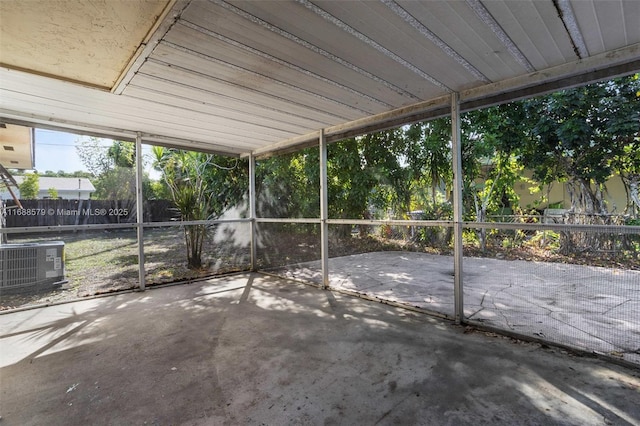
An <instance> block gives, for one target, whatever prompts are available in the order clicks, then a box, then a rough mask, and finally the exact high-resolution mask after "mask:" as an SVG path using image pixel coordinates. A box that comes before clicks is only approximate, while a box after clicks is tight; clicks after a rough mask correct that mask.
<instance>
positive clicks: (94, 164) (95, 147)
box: [74, 137, 155, 210]
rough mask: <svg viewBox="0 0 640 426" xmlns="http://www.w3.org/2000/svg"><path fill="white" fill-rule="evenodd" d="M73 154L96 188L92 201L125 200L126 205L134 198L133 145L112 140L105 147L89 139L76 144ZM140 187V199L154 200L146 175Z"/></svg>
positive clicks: (97, 141)
mask: <svg viewBox="0 0 640 426" xmlns="http://www.w3.org/2000/svg"><path fill="white" fill-rule="evenodd" d="M76 152H77V153H78V156H79V157H80V160H81V161H82V163H83V164H84V165H85V167H86V168H87V169H88V170H89V172H90V176H91V181H92V183H93V185H94V186H95V188H96V191H95V193H94V194H93V198H96V199H102V200H128V202H129V203H132V202H133V200H135V199H136V170H135V167H134V166H135V145H134V144H133V143H132V142H124V141H112V143H111V145H110V146H108V147H107V146H105V145H104V144H103V143H102V142H101V140H100V139H98V138H93V137H92V138H89V139H82V140H80V141H78V142H77V144H76ZM77 173H78V172H75V173H74V174H77ZM142 185H143V191H142V194H143V197H144V198H145V199H150V198H155V195H154V190H153V187H152V185H151V182H150V179H149V177H148V174H147V173H144V174H143V178H142ZM131 210H135V209H133V208H132V209H131Z"/></svg>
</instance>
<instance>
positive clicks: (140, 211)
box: [136, 133, 145, 290]
mask: <svg viewBox="0 0 640 426" xmlns="http://www.w3.org/2000/svg"><path fill="white" fill-rule="evenodd" d="M143 203H144V200H143V198H142V136H141V135H140V133H137V134H136V225H137V230H138V281H139V283H140V290H144V288H145V282H144V228H143V226H142V224H143V223H144V205H143Z"/></svg>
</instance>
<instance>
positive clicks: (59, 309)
mask: <svg viewBox="0 0 640 426" xmlns="http://www.w3.org/2000/svg"><path fill="white" fill-rule="evenodd" d="M0 339H1V340H0V343H1V345H2V350H1V351H0V362H1V369H0V387H1V392H0V415H1V416H2V420H1V424H2V425H51V426H53V425H88V424H91V425H102V424H104V425H125V424H126V425H144V424H148V425H263V424H264V425H375V424H380V425H386V424H402V425H413V424H422V425H465V424H468V425H478V424H505V425H518V424H521V425H533V424H540V425H553V424H563V425H611V424H615V425H635V424H640V404H638V401H639V400H640V377H639V376H640V371H638V370H635V369H628V368H625V367H621V366H617V365H614V364H611V363H608V362H606V361H603V360H598V359H595V358H589V357H576V356H573V355H571V354H568V353H566V352H564V351H562V350H559V349H549V348H546V349H545V348H542V347H541V346H540V345H538V344H533V343H524V342H519V341H515V340H512V339H509V338H505V337H500V336H496V335H493V334H491V333H481V332H477V331H472V330H470V329H468V328H464V327H459V326H455V325H453V324H452V323H450V322H447V321H444V320H439V319H436V318H433V317H429V316H427V315H423V314H419V313H416V312H411V311H408V310H404V309H400V308H395V307H392V306H388V305H384V304H380V303H375V302H370V301H366V300H362V299H359V298H355V297H350V296H347V295H344V294H340V293H334V292H330V291H324V290H319V289H316V288H314V287H310V286H305V285H303V284H300V283H296V282H292V281H287V280H284V279H279V278H273V277H269V276H265V275H261V274H249V273H247V274H238V275H233V276H227V277H220V278H216V279H211V280H208V281H202V282H197V283H192V284H185V285H180V286H173V287H165V288H162V289H154V290H148V291H146V292H142V293H127V294H119V295H114V296H109V297H104V298H97V299H91V300H84V301H78V302H73V303H68V304H62V305H56V306H50V307H46V308H39V309H32V310H25V311H21V312H14V313H9V314H3V315H0Z"/></svg>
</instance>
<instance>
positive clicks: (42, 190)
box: [0, 176, 96, 200]
mask: <svg viewBox="0 0 640 426" xmlns="http://www.w3.org/2000/svg"><path fill="white" fill-rule="evenodd" d="M14 178H15V180H16V182H17V183H18V185H20V184H21V183H22V181H23V180H24V176H14ZM38 184H39V191H38V199H45V198H50V197H49V189H50V188H53V189H55V190H56V191H57V192H58V198H61V199H63V200H88V199H89V198H90V197H91V194H92V193H93V192H95V191H96V188H95V187H94V186H93V184H92V183H91V181H90V180H89V179H87V178H67V177H45V176H41V177H40V179H39V180H38ZM12 189H13V193H14V194H15V195H16V197H17V198H18V199H20V198H21V197H20V190H19V189H16V188H12ZM0 198H1V199H3V200H11V199H12V198H11V194H10V193H9V191H7V190H4V191H2V192H0Z"/></svg>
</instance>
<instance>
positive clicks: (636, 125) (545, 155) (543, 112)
mask: <svg viewBox="0 0 640 426" xmlns="http://www.w3.org/2000/svg"><path fill="white" fill-rule="evenodd" d="M638 90H640V86H639V85H638V79H637V76H635V77H634V76H631V77H624V78H620V79H614V80H611V81H604V82H599V83H595V84H591V85H588V86H583V87H578V88H574V89H568V90H563V91H560V92H557V93H553V94H551V95H548V96H544V97H538V98H534V99H530V100H527V101H524V102H523V105H524V109H525V111H526V113H527V116H528V117H529V121H528V122H529V123H530V124H529V126H530V127H529V128H530V136H529V137H528V138H526V139H524V140H522V141H521V143H520V144H519V145H518V146H517V147H515V146H514V148H517V150H518V152H519V155H520V160H521V161H522V163H523V164H524V165H525V166H526V167H529V168H531V169H533V170H534V177H535V178H536V179H538V180H540V181H541V182H543V183H550V182H552V181H555V180H557V181H561V182H566V184H567V189H568V192H569V196H570V200H571V209H572V210H574V211H575V212H577V213H585V214H587V215H588V214H592V213H607V212H608V208H607V205H606V204H605V202H604V197H603V194H604V192H605V191H606V188H605V187H604V185H605V182H606V181H607V180H608V179H609V178H610V177H611V176H612V174H613V173H614V172H616V171H617V172H619V173H621V175H623V176H624V177H632V176H633V175H634V174H635V170H637V169H638V161H637V160H638V158H637V157H635V158H634V156H631V157H629V156H627V154H628V153H629V150H630V149H631V150H632V151H635V149H634V148H633V145H634V144H635V143H636V140H637V137H638V132H639V129H640V120H639V114H640V113H639V111H640V98H639V97H638V96H637V91H638Z"/></svg>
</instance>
